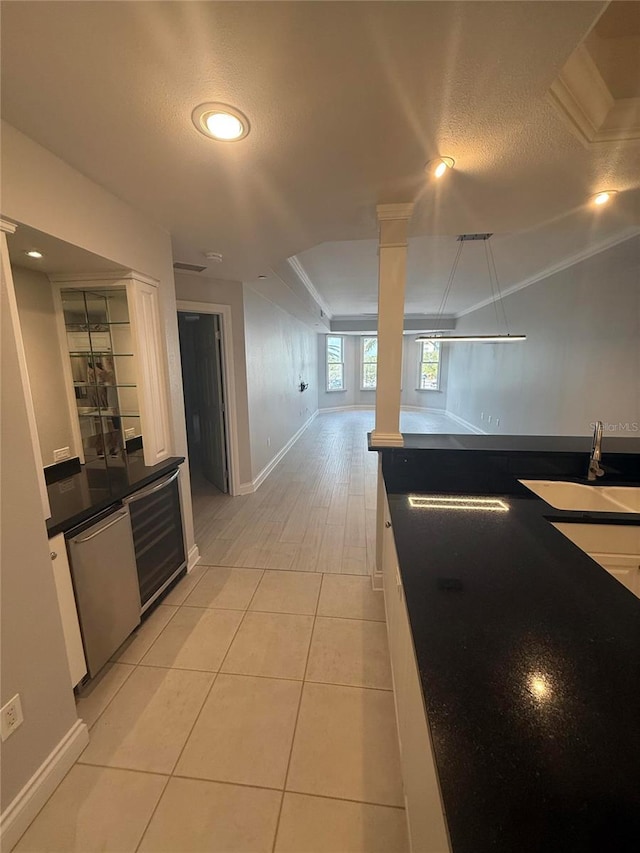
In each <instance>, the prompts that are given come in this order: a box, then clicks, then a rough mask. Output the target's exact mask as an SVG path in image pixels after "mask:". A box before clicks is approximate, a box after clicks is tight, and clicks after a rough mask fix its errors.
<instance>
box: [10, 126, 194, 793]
mask: <svg viewBox="0 0 640 853" xmlns="http://www.w3.org/2000/svg"><path fill="white" fill-rule="evenodd" d="M1 155H2V181H3V183H2V196H1V199H2V211H1V213H2V214H3V215H4V216H5V217H6V218H7V219H11V220H13V221H14V222H21V223H24V224H26V225H30V226H32V227H33V228H37V229H38V230H40V231H43V232H45V233H47V234H52V235H53V236H55V237H58V238H60V239H61V240H65V241H66V242H68V243H73V244H75V245H77V246H80V247H81V248H83V249H87V250H88V251H90V252H93V253H94V254H97V255H100V256H101V257H104V258H108V259H110V260H112V261H114V262H115V264H116V265H118V266H121V267H124V268H128V269H134V270H137V271H139V272H142V273H146V274H147V275H150V276H152V277H153V278H155V279H157V280H158V281H159V290H160V294H159V295H160V309H161V314H162V320H163V323H164V332H165V336H166V347H167V349H166V356H167V365H168V377H169V389H170V417H171V426H172V431H173V448H174V452H175V453H176V454H178V455H186V452H187V442H186V430H185V423H184V408H183V398H182V377H181V373H180V350H179V346H178V326H177V319H176V303H175V291H174V280H173V268H172V254H171V242H170V238H169V235H168V234H167V233H166V232H165V231H163V230H162V229H161V228H159V227H158V226H156V225H155V224H153V223H152V222H150V221H149V220H148V219H146V218H145V217H143V216H142V215H141V214H139V213H138V212H137V211H135V210H134V209H133V208H131V207H129V206H128V205H126V204H124V203H123V202H122V201H120V200H119V199H118V198H116V197H115V196H113V195H111V194H110V193H109V192H107V191H106V190H104V189H103V188H102V187H100V186H98V185H97V184H95V183H93V182H92V181H90V180H89V179H88V178H86V177H84V176H83V175H81V174H80V173H79V172H77V171H75V170H74V169H72V168H71V167H70V166H69V165H67V164H66V163H64V162H63V161H62V160H60V159H59V158H57V157H55V156H54V155H53V154H52V153H51V152H49V151H47V150H46V149H44V148H42V147H41V146H40V145H37V144H36V143H35V142H33V141H32V140H31V139H29V138H28V137H26V136H25V135H24V134H22V133H20V132H19V131H17V130H16V129H15V128H13V127H11V126H10V125H7V124H6V123H4V122H3V123H2V150H1ZM3 346H4V340H3ZM3 369H4V364H3ZM10 391H11V388H9V389H8V390H7V393H9V392H10ZM4 394H5V389H4V387H3V418H4V415H5V398H4ZM13 397H15V398H16V400H17V402H15V406H16V407H17V406H19V397H20V395H19V393H18V391H17V389H16V390H15V393H13V394H12V399H13ZM8 405H9V407H10V408H9V414H10V418H9V419H8V423H7V422H4V420H3V431H4V430H5V429H8V428H9V426H10V423H11V418H13V417H14V413H13V411H12V409H11V406H13V405H14V404H13V403H8ZM16 411H17V408H16ZM16 417H17V415H16ZM12 431H15V437H12V450H11V454H10V458H11V459H12V460H13V461H14V463H15V464H17V465H18V466H19V468H20V471H21V472H25V473H24V478H25V480H24V482H25V484H26V485H24V486H22V485H21V484H22V482H23V480H22V474H20V475H19V474H15V476H9V477H6V476H5V472H4V470H3V476H2V506H3V513H4V512H5V509H6V511H7V513H8V515H9V517H10V521H9V523H6V522H5V523H4V524H3V542H2V547H3V557H5V553H6V554H7V558H6V559H3V562H2V573H3V577H2V581H3V595H2V607H3V615H4V612H5V610H6V612H8V613H9V614H11V618H10V619H9V620H7V623H6V627H7V628H10V627H11V626H12V625H14V623H17V622H22V623H23V624H24V625H25V626H28V629H29V631H31V630H32V629H33V627H34V625H36V624H37V625H39V624H40V623H42V624H43V625H45V626H46V625H53V624H54V623H56V624H57V620H59V617H58V611H57V603H56V600H55V593H54V590H53V581H52V580H51V583H49V584H45V583H44V581H43V580H42V579H43V578H44V577H45V576H47V577H50V575H51V566H50V560H49V556H48V551H47V546H46V537H45V526H44V521H43V520H42V509H41V505H40V503H39V502H38V504H37V506H36V503H35V502H34V500H33V495H32V492H33V490H32V489H31V485H30V484H31V479H32V478H31V471H32V470H33V466H34V454H33V449H32V446H31V445H30V442H29V440H28V433H27V431H26V430H25V429H24V427H23V426H22V422H20V424H19V425H17V426H16V425H14V430H12ZM3 440H4V432H3ZM3 454H4V445H3ZM3 461H4V459H3ZM3 467H4V466H3ZM10 470H11V469H10ZM182 477H183V489H182V498H183V513H184V522H185V535H186V541H187V546H188V547H191V545H192V544H193V517H192V511H191V495H190V490H189V479H188V468H187V466H182ZM11 519H15V520H16V524H15V527H14V525H13V524H12V523H11ZM4 521H5V519H4V516H3V522H4ZM5 530H6V531H9V543H8V544H7V545H6V546H5V535H4V533H5ZM20 543H27V547H26V550H25V551H24V552H23V553H21V552H20V550H19V546H20ZM5 547H6V552H5ZM18 574H19V576H20V577H19V578H18V577H17V575H18ZM4 628H5V621H4V619H3V629H4ZM39 630H40V629H38V636H40V633H39ZM60 630H61V629H60ZM25 631H26V628H25ZM25 631H22V632H20V631H17V632H16V633H15V634H11V632H9V633H8V635H7V636H5V637H4V638H3V640H4V641H3V644H2V656H3V658H2V663H3V679H2V690H3V697H4V696H5V695H8V696H11V695H13V693H14V692H17V691H21V692H22V690H27V692H28V695H29V699H28V702H27V705H28V711H27V713H28V714H29V716H30V718H31V719H32V720H33V721H34V722H35V724H36V728H37V732H34V733H33V734H32V737H31V738H29V737H28V736H21V737H20V738H17V734H16V736H15V738H16V739H15V740H14V738H12V739H11V741H8V742H7V743H11V747H10V754H11V758H10V760H9V761H8V763H7V766H6V770H5V767H4V766H3V772H4V774H5V776H4V785H3V791H2V796H3V802H6V801H7V799H10V798H11V795H12V793H14V792H15V791H17V790H19V789H20V788H21V787H22V785H24V783H25V782H26V781H27V780H28V778H29V777H30V775H31V773H32V772H33V770H32V768H33V767H34V766H37V765H38V764H39V763H40V762H42V761H43V760H44V759H45V758H46V757H47V755H48V754H49V753H50V752H51V750H52V749H54V747H55V746H56V745H57V743H58V741H59V739H60V732H61V729H63V728H65V727H66V728H68V726H67V722H68V720H67V719H66V717H68V716H69V714H70V713H71V711H72V710H73V699H72V693H71V688H70V686H69V684H68V677H67V676H66V659H65V653H64V647H63V645H62V634H61V633H60V636H59V640H60V642H57V641H54V640H53V639H52V640H51V642H46V638H44V639H43V642H42V643H35V641H31V640H30V639H29V638H28V637H26V636H24V635H25ZM27 633H28V632H27ZM49 633H53V631H50V632H49ZM63 675H64V677H63ZM38 682H41V683H42V685H43V687H42V689H41V688H38V686H37V685H38ZM30 685H33V687H31V686H30ZM45 686H46V687H47V689H48V690H49V688H50V690H49V692H50V694H51V695H48V694H47V693H46V691H45ZM5 691H6V694H5Z"/></svg>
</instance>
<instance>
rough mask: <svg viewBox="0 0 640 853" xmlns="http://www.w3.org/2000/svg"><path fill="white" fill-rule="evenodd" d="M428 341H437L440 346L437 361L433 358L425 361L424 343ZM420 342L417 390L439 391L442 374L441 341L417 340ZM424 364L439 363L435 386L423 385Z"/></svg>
mask: <svg viewBox="0 0 640 853" xmlns="http://www.w3.org/2000/svg"><path fill="white" fill-rule="evenodd" d="M426 343H436V344H437V347H438V358H437V361H434V360H433V359H429V360H427V361H425V359H424V350H425V347H424V345H425V344H426ZM417 344H418V371H417V376H416V391H439V390H440V383H441V374H442V344H441V343H440V341H435V342H433V341H432V342H429V341H417ZM423 364H437V365H438V374H437V382H436V385H435V387H434V388H423V387H422V365H423Z"/></svg>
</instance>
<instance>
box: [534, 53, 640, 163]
mask: <svg viewBox="0 0 640 853" xmlns="http://www.w3.org/2000/svg"><path fill="white" fill-rule="evenodd" d="M547 98H548V100H549V102H550V103H551V104H553V106H554V107H555V108H556V110H557V111H558V113H559V115H560V116H561V117H562V119H563V120H564V121H565V123H566V124H567V126H568V127H569V129H570V130H571V131H572V132H573V134H574V135H575V136H577V137H578V139H579V140H580V142H582V144H583V145H584V146H585V148H591V147H592V146H594V145H602V144H603V143H607V142H613V143H620V142H628V141H630V140H635V139H640V98H614V97H613V95H612V94H611V91H610V90H609V87H608V86H607V83H606V81H605V80H604V79H603V77H602V75H601V73H600V69H599V68H598V66H597V64H596V62H594V59H593V57H592V55H591V53H590V52H589V48H588V47H587V46H586V44H584V43H583V44H579V45H578V47H577V48H576V49H575V50H574V52H573V53H572V54H571V56H570V57H569V59H568V61H567V62H566V64H565V66H564V68H563V69H562V71H561V72H560V75H559V76H558V77H557V78H556V80H554V82H553V83H552V84H551V88H550V89H549V92H548V94H547Z"/></svg>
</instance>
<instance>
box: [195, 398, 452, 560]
mask: <svg viewBox="0 0 640 853" xmlns="http://www.w3.org/2000/svg"><path fill="white" fill-rule="evenodd" d="M373 421H374V415H373V412H372V411H351V412H331V413H326V414H319V415H318V417H317V418H316V419H315V421H314V422H313V423H312V424H311V425H310V426H309V427H308V429H307V430H306V431H305V432H304V433H303V435H302V436H301V437H300V438H299V439H298V441H297V442H296V443H295V444H294V446H293V447H292V448H291V450H289V452H288V453H287V454H286V456H285V457H284V459H282V461H281V462H280V463H279V465H278V466H277V467H276V468H275V469H274V470H273V471H272V473H271V474H270V475H269V477H267V479H266V480H265V481H264V483H263V484H262V485H261V486H260V488H259V489H258V491H257V492H255V493H254V494H251V495H243V496H240V497H233V498H232V497H229V496H228V495H223V494H221V493H220V492H219V491H218V490H217V489H216V488H215V487H214V486H211V485H209V484H207V483H206V481H205V480H202V479H201V478H199V477H194V485H193V511H194V521H195V534H196V544H197V545H198V547H199V549H200V557H201V563H202V564H203V565H209V566H241V567H247V568H257V569H289V570H294V571H303V572H332V573H342V574H363V575H364V574H369V573H370V572H372V571H373V566H374V561H375V517H376V471H377V454H375V453H370V452H369V451H368V450H367V432H368V431H370V430H371V429H373ZM401 429H402V431H403V432H419V433H420V432H421V433H427V432H428V433H441V432H444V433H461V432H466V430H465V429H464V428H463V427H461V426H459V425H458V424H456V423H455V422H454V421H453V420H452V419H450V418H447V417H446V416H444V415H435V414H422V413H417V412H403V413H402V420H401Z"/></svg>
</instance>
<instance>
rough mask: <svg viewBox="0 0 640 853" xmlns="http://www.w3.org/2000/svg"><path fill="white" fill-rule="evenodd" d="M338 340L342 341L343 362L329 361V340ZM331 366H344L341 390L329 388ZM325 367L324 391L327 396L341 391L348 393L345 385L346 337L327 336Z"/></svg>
mask: <svg viewBox="0 0 640 853" xmlns="http://www.w3.org/2000/svg"><path fill="white" fill-rule="evenodd" d="M330 338H336V339H337V340H339V341H340V356H341V358H342V361H331V362H330V361H329V339H330ZM330 364H340V365H341V366H342V387H341V388H329V365H330ZM324 367H325V383H324V390H325V392H326V393H327V394H336V393H339V392H340V391H346V390H347V386H346V383H345V370H344V335H332V334H327V335H325V341H324Z"/></svg>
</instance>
